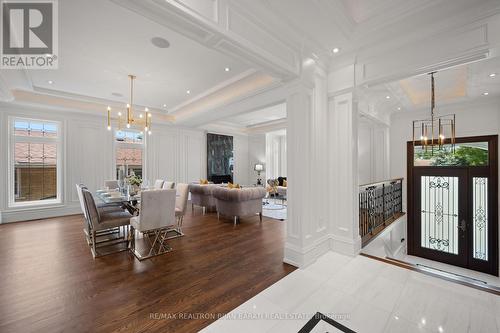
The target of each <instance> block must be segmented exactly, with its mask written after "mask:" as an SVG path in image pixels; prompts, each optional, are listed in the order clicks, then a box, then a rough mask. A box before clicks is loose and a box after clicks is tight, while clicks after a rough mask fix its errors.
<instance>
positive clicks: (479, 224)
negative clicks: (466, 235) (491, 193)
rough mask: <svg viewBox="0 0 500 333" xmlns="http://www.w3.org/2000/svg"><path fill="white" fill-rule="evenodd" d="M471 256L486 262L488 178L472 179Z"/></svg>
mask: <svg viewBox="0 0 500 333" xmlns="http://www.w3.org/2000/svg"><path fill="white" fill-rule="evenodd" d="M472 184H473V186H472V187H473V188H472V232H473V235H472V243H473V250H472V255H473V257H474V259H479V260H485V261H488V178H486V177H473V178H472Z"/></svg>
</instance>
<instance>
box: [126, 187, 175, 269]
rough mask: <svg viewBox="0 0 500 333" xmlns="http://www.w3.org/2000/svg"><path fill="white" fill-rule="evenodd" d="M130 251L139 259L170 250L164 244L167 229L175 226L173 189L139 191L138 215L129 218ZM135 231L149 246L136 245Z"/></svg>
mask: <svg viewBox="0 0 500 333" xmlns="http://www.w3.org/2000/svg"><path fill="white" fill-rule="evenodd" d="M130 225H131V226H132V231H131V233H132V239H131V251H132V252H133V253H134V255H135V256H136V257H137V259H139V260H144V259H148V258H151V257H154V256H157V255H160V254H164V253H167V252H170V251H171V250H172V249H171V248H170V247H169V246H168V245H167V244H166V240H167V231H168V230H169V229H172V228H173V227H175V190H145V191H142V192H141V211H140V213H139V216H134V217H132V218H131V219H130ZM136 232H139V233H141V234H142V235H143V238H144V239H145V240H146V241H147V242H148V243H149V246H148V247H149V248H146V249H145V250H146V251H144V249H138V248H137V247H136V245H137V244H136V241H137V239H136Z"/></svg>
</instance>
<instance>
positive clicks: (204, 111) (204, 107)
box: [176, 79, 281, 126]
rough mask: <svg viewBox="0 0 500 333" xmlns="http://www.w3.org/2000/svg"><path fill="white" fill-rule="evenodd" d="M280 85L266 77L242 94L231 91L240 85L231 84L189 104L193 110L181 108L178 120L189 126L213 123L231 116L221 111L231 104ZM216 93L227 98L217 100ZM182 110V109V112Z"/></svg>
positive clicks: (177, 115)
mask: <svg viewBox="0 0 500 333" xmlns="http://www.w3.org/2000/svg"><path fill="white" fill-rule="evenodd" d="M249 84H250V85H252V82H250V83H249ZM243 86H246V83H244V84H243ZM279 86H281V83H280V82H277V81H272V80H271V81H266V80H265V79H264V80H263V82H262V83H259V84H258V85H254V86H253V87H252V89H248V88H246V90H245V91H243V92H242V93H240V94H234V93H231V92H230V91H229V90H232V89H236V88H238V87H235V85H232V86H229V87H227V88H225V89H226V91H224V90H225V89H222V90H219V91H217V92H216V93H214V94H212V95H209V96H207V97H206V100H205V101H203V99H202V100H199V101H198V102H197V103H198V105H194V104H191V105H189V106H188V107H192V108H193V109H191V110H190V109H188V107H186V108H185V109H183V110H179V112H177V114H176V121H177V122H179V123H183V124H186V125H187V126H200V125H201V124H203V123H211V122H214V121H217V120H220V119H223V118H225V117H227V116H229V114H227V113H226V112H220V110H223V109H228V108H231V106H233V105H235V104H237V103H240V102H242V101H245V100H248V99H249V98H252V97H254V96H257V95H259V94H262V93H265V92H267V91H272V90H273V89H274V88H276V87H279ZM216 94H226V95H227V98H222V99H221V100H220V101H217V99H219V98H218V97H217V96H214V95H216ZM214 100H215V101H214ZM202 103H203V104H202ZM180 111H182V113H181V112H180ZM245 111H249V110H245ZM239 113H243V112H239ZM237 114H238V113H236V112H234V113H231V114H230V115H231V116H233V115H237Z"/></svg>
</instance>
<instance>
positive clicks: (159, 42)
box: [151, 37, 170, 49]
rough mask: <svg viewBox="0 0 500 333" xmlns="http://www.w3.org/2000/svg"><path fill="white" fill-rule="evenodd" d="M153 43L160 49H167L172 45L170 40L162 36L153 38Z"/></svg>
mask: <svg viewBox="0 0 500 333" xmlns="http://www.w3.org/2000/svg"><path fill="white" fill-rule="evenodd" d="M151 43H152V44H153V45H154V46H156V47H158V48H160V49H166V48H168V47H170V42H169V41H168V40H166V39H165V38H162V37H153V38H151Z"/></svg>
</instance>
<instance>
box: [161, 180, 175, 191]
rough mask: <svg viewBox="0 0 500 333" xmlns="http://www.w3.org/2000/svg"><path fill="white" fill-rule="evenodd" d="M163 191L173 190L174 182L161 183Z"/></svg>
mask: <svg viewBox="0 0 500 333" xmlns="http://www.w3.org/2000/svg"><path fill="white" fill-rule="evenodd" d="M162 188H163V189H164V190H173V189H174V188H175V183H174V182H169V181H167V180H165V182H163V187H162Z"/></svg>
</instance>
